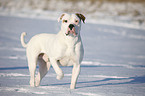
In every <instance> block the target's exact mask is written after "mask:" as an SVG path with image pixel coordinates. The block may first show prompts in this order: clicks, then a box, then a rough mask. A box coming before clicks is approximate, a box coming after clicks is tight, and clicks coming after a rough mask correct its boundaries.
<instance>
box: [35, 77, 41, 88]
mask: <svg viewBox="0 0 145 96" xmlns="http://www.w3.org/2000/svg"><path fill="white" fill-rule="evenodd" d="M39 85H40V80H38V79H36V80H35V86H36V87H38V86H39Z"/></svg>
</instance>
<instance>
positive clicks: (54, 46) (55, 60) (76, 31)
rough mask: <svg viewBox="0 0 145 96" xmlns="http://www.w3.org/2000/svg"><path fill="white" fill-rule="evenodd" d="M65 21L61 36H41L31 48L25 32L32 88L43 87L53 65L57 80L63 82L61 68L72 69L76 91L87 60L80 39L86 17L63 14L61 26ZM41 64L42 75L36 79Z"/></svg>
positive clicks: (31, 43)
mask: <svg viewBox="0 0 145 96" xmlns="http://www.w3.org/2000/svg"><path fill="white" fill-rule="evenodd" d="M60 20H62V25H61V30H60V32H59V33H58V34H46V33H42V34H38V35H36V36H34V37H32V38H31V40H30V41H29V42H28V44H25V43H24V36H25V35H26V33H25V32H23V33H22V34H21V44H22V46H23V47H26V55H27V59H28V66H29V71H30V76H31V77H30V85H31V86H32V87H34V86H39V84H40V81H41V80H42V78H43V77H44V76H45V75H46V73H47V71H48V70H49V68H50V64H51V65H52V67H53V68H54V70H55V72H56V74H57V77H56V78H57V79H59V80H60V79H62V78H63V76H64V74H63V72H62V70H61V69H60V67H59V66H72V65H73V70H72V79H71V86H70V88H71V89H75V86H76V82H77V78H78V75H79V73H80V63H81V61H82V59H83V55H84V49H83V44H82V40H81V36H80V30H81V20H82V21H83V22H84V21H85V17H84V16H83V15H82V14H79V13H76V14H66V13H65V14H62V15H61V16H60V17H59V18H58V22H59V21H60ZM37 61H38V62H39V73H38V75H37V76H36V78H35V70H36V65H37Z"/></svg>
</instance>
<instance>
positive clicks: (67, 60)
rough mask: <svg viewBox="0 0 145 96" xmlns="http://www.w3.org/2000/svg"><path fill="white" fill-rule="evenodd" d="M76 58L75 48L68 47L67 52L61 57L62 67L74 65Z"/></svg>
mask: <svg viewBox="0 0 145 96" xmlns="http://www.w3.org/2000/svg"><path fill="white" fill-rule="evenodd" d="M75 57H76V52H75V47H68V48H67V49H66V51H65V52H64V55H63V56H62V57H61V59H60V60H59V61H60V65H61V66H71V65H73V63H74V62H76V60H75Z"/></svg>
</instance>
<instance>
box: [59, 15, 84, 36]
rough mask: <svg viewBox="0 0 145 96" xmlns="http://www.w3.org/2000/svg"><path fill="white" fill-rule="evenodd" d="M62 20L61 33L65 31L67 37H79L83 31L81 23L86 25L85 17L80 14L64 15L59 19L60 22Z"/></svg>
mask: <svg viewBox="0 0 145 96" xmlns="http://www.w3.org/2000/svg"><path fill="white" fill-rule="evenodd" d="M60 20H62V25H61V31H63V32H64V33H65V35H66V36H68V35H69V36H78V35H79V34H80V33H79V32H80V30H81V21H83V23H85V16H84V15H82V14H79V13H76V14H67V13H64V14H62V15H61V16H60V17H59V18H58V22H59V21H60Z"/></svg>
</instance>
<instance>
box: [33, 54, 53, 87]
mask: <svg viewBox="0 0 145 96" xmlns="http://www.w3.org/2000/svg"><path fill="white" fill-rule="evenodd" d="M46 59H47V60H46ZM38 63H39V72H38V75H37V76H36V78H35V86H39V85H40V81H41V80H42V78H43V77H44V76H45V75H46V74H47V72H48V70H49V68H50V62H49V61H48V57H45V54H40V55H39V57H38Z"/></svg>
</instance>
